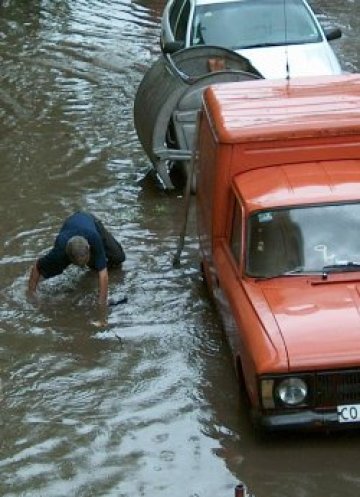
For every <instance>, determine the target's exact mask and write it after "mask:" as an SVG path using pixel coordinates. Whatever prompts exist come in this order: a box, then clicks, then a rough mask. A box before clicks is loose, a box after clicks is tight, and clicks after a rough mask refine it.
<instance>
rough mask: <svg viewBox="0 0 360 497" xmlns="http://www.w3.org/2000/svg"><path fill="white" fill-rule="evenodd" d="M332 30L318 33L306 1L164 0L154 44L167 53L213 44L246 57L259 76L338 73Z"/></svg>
mask: <svg viewBox="0 0 360 497" xmlns="http://www.w3.org/2000/svg"><path fill="white" fill-rule="evenodd" d="M340 36H341V31H340V29H338V28H330V29H326V30H324V29H323V28H322V27H321V25H320V23H319V21H318V20H317V18H316V16H315V14H314V12H313V11H312V9H311V8H310V6H309V4H308V3H307V2H306V0H169V2H168V3H167V4H166V6H165V9H164V13H163V17H162V21H161V35H160V44H161V47H162V49H163V51H164V52H167V53H171V52H174V51H177V50H180V49H182V48H187V47H190V46H193V45H216V46H222V47H225V48H228V49H231V50H235V51H236V52H237V53H239V54H240V55H243V56H244V57H246V58H247V59H248V60H249V61H250V62H251V63H252V65H253V66H254V67H255V68H256V69H257V70H258V71H259V72H260V73H261V74H262V76H263V77H264V78H286V77H290V78H292V77H296V76H312V75H329V74H340V73H341V72H342V70H341V67H340V64H339V61H338V59H337V58H336V56H335V54H334V52H333V50H332V48H331V47H330V45H329V43H328V42H329V41H330V40H334V39H336V38H340Z"/></svg>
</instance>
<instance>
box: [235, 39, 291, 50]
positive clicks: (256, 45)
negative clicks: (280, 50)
mask: <svg viewBox="0 0 360 497" xmlns="http://www.w3.org/2000/svg"><path fill="white" fill-rule="evenodd" d="M284 45H285V42H284V41H279V42H275V41H274V42H268V43H254V44H253V45H244V46H241V47H237V49H241V50H247V49H248V48H266V47H282V46H284Z"/></svg>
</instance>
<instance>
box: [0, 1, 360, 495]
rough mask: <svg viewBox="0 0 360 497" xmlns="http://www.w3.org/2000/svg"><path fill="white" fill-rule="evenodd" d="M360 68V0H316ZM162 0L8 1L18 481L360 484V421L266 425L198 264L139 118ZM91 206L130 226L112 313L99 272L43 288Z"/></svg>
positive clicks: (109, 485)
mask: <svg viewBox="0 0 360 497" xmlns="http://www.w3.org/2000/svg"><path fill="white" fill-rule="evenodd" d="M312 4H313V6H314V7H316V8H319V9H325V14H322V15H321V18H322V21H323V22H325V23H326V22H330V23H331V22H333V23H336V24H338V25H340V26H341V28H342V29H343V33H344V36H343V38H342V39H341V40H339V41H336V42H334V44H333V46H334V49H335V50H336V52H337V53H338V56H339V58H340V60H341V63H342V65H343V68H344V69H345V70H347V71H350V72H355V71H357V70H359V68H360V61H359V53H360V50H359V48H360V46H359V43H360V42H359V37H360V6H359V2H358V0H326V1H325V0H316V1H313V2H312ZM162 8H163V3H162V2H160V0H154V1H151V0H112V1H111V0H2V1H1V0H0V62H1V73H0V74H1V76H0V77H1V85H0V163H1V168H0V198H1V204H0V206H1V207H0V208H1V232H0V281H1V286H0V292H1V299H0V316H1V322H0V380H1V395H0V433H1V436H0V496H1V497H3V496H6V497H20V496H21V497H30V496H31V497H39V496H46V497H64V496H66V497H73V496H74V497H75V496H76V497H90V496H96V497H105V496H106V497H110V496H111V497H135V496H145V497H147V496H154V497H170V496H171V497H208V496H209V495H211V496H212V497H231V496H233V494H234V487H235V485H236V484H237V483H238V482H239V481H243V482H244V483H245V484H246V485H247V486H248V488H249V490H250V491H251V492H252V493H253V494H254V495H255V496H256V497H319V496H324V495H326V496H327V497H335V496H340V495H341V496H342V497H347V496H349V497H350V496H351V497H354V496H357V495H359V493H360V465H359V463H358V455H359V451H360V436H359V435H354V434H341V435H323V436H315V435H312V436H307V437H304V436H300V435H295V436H291V437H290V436H275V437H266V438H264V439H259V438H258V437H257V436H255V434H254V432H253V430H252V428H251V425H250V424H249V421H248V418H247V416H246V414H245V408H244V405H243V403H242V400H241V399H240V397H239V393H238V388H237V383H236V378H235V374H234V371H233V369H232V362H231V357H230V354H229V350H228V347H227V344H226V341H225V340H224V337H223V333H222V330H221V327H220V325H219V322H218V320H217V316H216V314H215V312H214V310H213V308H212V305H211V302H210V301H209V299H208V295H207V293H206V291H205V289H204V287H203V284H202V281H201V278H200V275H199V271H198V252H197V239H196V234H195V222H194V212H193V209H192V210H191V213H190V214H191V216H190V226H189V236H188V238H187V241H186V246H185V250H184V252H183V256H182V259H181V265H180V267H177V268H174V267H173V265H172V259H173V256H174V253H175V251H176V247H177V241H178V233H179V230H180V226H181V223H182V218H183V206H184V199H183V195H182V192H181V191H175V192H173V193H172V194H167V193H165V192H164V191H163V190H161V188H159V185H157V184H156V183H155V182H154V181H153V180H152V179H151V178H150V177H149V174H148V172H149V170H150V168H149V163H148V160H147V158H146V156H145V155H144V153H143V151H142V149H141V146H140V145H139V143H138V140H137V136H136V133H135V131H134V127H133V121H132V106H133V99H134V95H135V91H136V87H137V85H138V84H139V82H140V81H141V78H142V76H143V74H144V72H145V71H146V68H147V67H149V65H150V64H151V62H152V61H153V60H155V59H156V58H157V56H158V54H159V48H158V35H159V18H160V15H161V11H162ZM77 209H85V210H89V211H91V212H93V213H94V214H96V215H97V216H98V217H100V218H101V219H102V220H103V222H104V223H105V225H106V226H108V228H109V229H110V230H111V231H112V232H113V234H114V235H115V236H117V237H118V238H119V239H120V240H121V241H122V243H123V246H124V248H125V251H126V254H127V260H126V262H125V264H124V266H123V268H122V270H117V271H114V272H113V273H112V274H111V276H110V293H111V295H112V296H114V297H115V298H120V297H122V296H124V295H126V296H127V298H128V302H127V303H126V304H121V305H118V306H116V307H112V308H111V309H110V312H109V316H108V324H107V325H106V326H104V327H102V328H98V327H96V326H95V324H94V323H95V322H96V320H97V317H98V316H97V311H96V305H95V302H96V294H97V281H96V276H95V275H94V274H92V273H91V272H86V271H85V272H84V271H81V270H77V269H76V268H69V270H67V271H66V272H65V273H64V274H63V275H62V276H60V277H58V278H54V279H52V280H50V281H47V282H44V283H41V284H40V286H39V291H38V299H37V300H36V301H28V300H27V298H26V284H27V278H28V274H29V267H30V266H31V264H32V262H33V261H34V259H35V258H36V257H37V255H38V254H40V253H43V252H44V251H46V250H47V248H49V246H50V245H51V243H52V240H53V238H54V237H55V235H56V233H57V230H58V228H59V226H60V224H61V222H62V220H63V219H64V217H65V216H67V215H68V214H70V213H72V212H73V211H75V210H77Z"/></svg>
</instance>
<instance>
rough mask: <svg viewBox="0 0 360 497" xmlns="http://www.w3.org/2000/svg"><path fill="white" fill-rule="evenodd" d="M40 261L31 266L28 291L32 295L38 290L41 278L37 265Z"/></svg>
mask: <svg viewBox="0 0 360 497" xmlns="http://www.w3.org/2000/svg"><path fill="white" fill-rule="evenodd" d="M37 263H38V261H36V262H35V264H34V265H33V267H32V268H31V272H30V277H29V282H28V291H29V293H30V295H33V294H34V293H35V292H36V288H37V285H38V283H39V280H40V276H41V275H40V272H39V269H38V266H37Z"/></svg>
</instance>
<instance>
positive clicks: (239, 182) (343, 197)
mask: <svg viewBox="0 0 360 497" xmlns="http://www.w3.org/2000/svg"><path fill="white" fill-rule="evenodd" d="M234 187H235V190H236V191H237V192H238V194H239V195H240V197H241V198H242V200H243V202H244V203H245V205H246V207H247V209H248V211H254V210H258V209H270V208H274V207H284V206H295V205H305V204H319V203H336V202H340V201H341V202H344V201H355V200H360V160H358V161H357V160H346V161H334V162H331V161H327V162H322V163H319V162H317V163H306V164H297V165H296V166H294V165H284V166H272V167H266V168H263V169H255V170H252V171H246V172H244V173H240V174H238V175H237V176H235V178H234Z"/></svg>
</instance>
